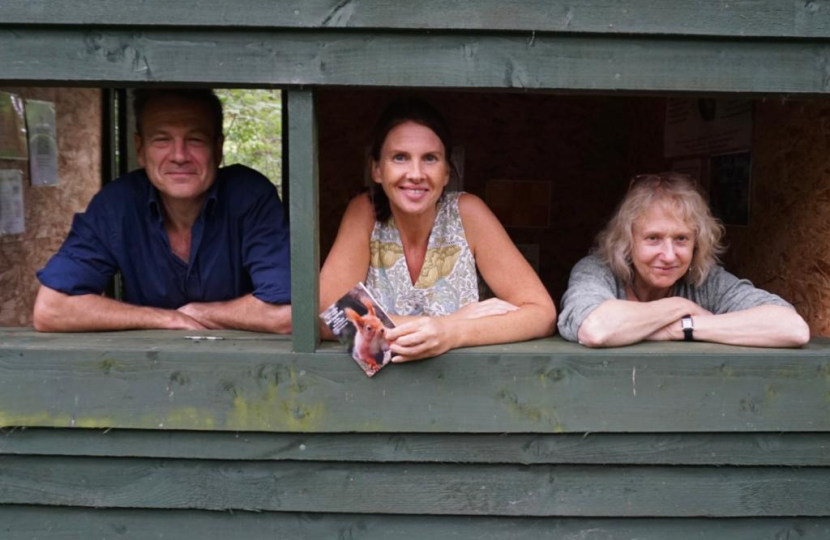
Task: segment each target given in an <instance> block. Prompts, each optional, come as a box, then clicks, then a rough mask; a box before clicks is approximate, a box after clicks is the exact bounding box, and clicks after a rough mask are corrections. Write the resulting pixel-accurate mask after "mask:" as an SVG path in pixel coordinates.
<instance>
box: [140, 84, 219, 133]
mask: <svg viewBox="0 0 830 540" xmlns="http://www.w3.org/2000/svg"><path fill="white" fill-rule="evenodd" d="M166 97H172V98H178V99H182V100H187V101H193V102H196V103H204V104H205V105H207V106H208V108H209V109H210V115H211V123H212V124H213V129H214V133H215V134H216V138H217V139H218V138H219V137H221V136H222V120H223V112H222V102H221V101H220V100H219V97H218V96H217V95H216V94H215V93H214V92H213V90H211V89H209V88H139V89H137V90H135V91H134V92H133V113H134V114H135V129H136V131H137V132H138V134H139V135H140V136H144V133H143V131H142V126H141V118H142V115H143V114H144V111H145V109H147V105H149V104H150V102H152V101H153V100H156V99H161V98H166Z"/></svg>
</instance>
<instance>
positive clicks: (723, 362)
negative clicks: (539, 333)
mask: <svg viewBox="0 0 830 540" xmlns="http://www.w3.org/2000/svg"><path fill="white" fill-rule="evenodd" d="M185 333H186V332H184V331H181V332H178V331H166V332H164V331H157V332H147V333H143V332H121V333H106V334H79V335H54V334H45V335H44V334H37V333H35V332H34V331H32V330H30V329H29V330H27V329H9V330H6V331H2V332H0V427H11V426H29V427H37V426H41V427H89V428H95V427H99V428H117V427H122V428H138V429H141V428H147V429H167V430H170V429H174V430H175V429H185V430H219V431H263V432H306V433H326V432H363V433H367V432H369V433H372V432H391V433H407V432H427V433H430V432H432V433H434V432H438V433H585V432H591V433H598V432H605V433H652V432H670V433H678V432H695V433H701V432H713V431H724V432H730V431H740V432H764V431H766V432H828V431H830V401H829V400H828V399H827V388H828V380H830V341H828V340H824V339H822V340H817V341H815V342H814V343H813V344H811V345H810V346H809V347H807V348H804V349H791V350H785V349H756V348H748V347H746V348H745V347H728V346H720V345H710V344H705V343H694V344H685V343H644V344H640V345H637V346H631V347H624V348H618V349H608V350H601V351H594V350H590V349H586V348H584V347H581V346H580V345H576V344H573V343H565V342H563V341H561V340H560V339H558V338H551V339H547V340H539V341H533V342H528V343H521V344H513V345H503V346H496V347H481V348H474V349H462V350H457V351H453V352H451V353H448V354H446V355H443V356H442V357H440V358H434V359H431V360H427V361H423V362H412V363H409V364H405V365H393V366H389V367H387V368H385V369H384V370H383V371H382V372H381V373H379V374H378V375H377V376H376V377H374V378H372V379H369V378H367V377H366V376H365V375H364V374H363V372H362V371H361V370H360V369H359V368H358V367H357V366H356V365H355V363H354V361H353V360H352V359H351V358H350V357H349V356H348V355H347V354H346V353H345V352H344V351H343V350H342V347H341V346H340V345H339V344H334V343H332V344H325V345H324V346H323V347H322V349H321V351H320V352H317V353H302V354H301V353H292V352H291V348H290V347H291V346H290V341H289V340H286V339H284V338H280V337H279V336H269V335H264V336H263V335H261V334H249V333H245V332H226V333H223V332H218V333H217V335H220V336H224V337H225V338H226V339H224V340H220V341H212V342H198V341H197V342H192V341H189V340H186V339H184V334H185Z"/></svg>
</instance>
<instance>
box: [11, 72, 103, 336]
mask: <svg viewBox="0 0 830 540" xmlns="http://www.w3.org/2000/svg"><path fill="white" fill-rule="evenodd" d="M0 91H3V92H13V93H16V94H18V95H20V96H21V97H23V98H24V99H39V100H45V101H52V102H54V103H55V108H56V115H57V135H58V151H59V155H58V170H59V175H60V183H59V185H57V186H51V187H32V186H31V185H30V180H29V164H28V162H27V161H7V160H0V168H4V169H21V170H23V171H24V173H23V186H24V190H23V192H24V195H23V196H24V199H23V204H24V208H25V216H26V218H25V219H26V231H25V233H23V234H19V235H8V236H0V326H30V325H31V324H32V307H33V305H34V299H35V295H36V293H37V288H38V281H37V278H36V277H35V271H36V270H37V269H39V268H41V267H42V266H43V265H44V264H45V263H46V261H47V260H48V258H49V257H50V256H51V255H52V254H53V253H54V252H55V251H57V249H58V248H59V247H60V245H61V243H62V242H63V239H64V237H65V236H66V233H67V232H68V231H69V226H70V224H71V222H72V216H73V215H74V214H75V213H76V212H80V211H82V210H83V209H84V208H86V205H87V204H88V203H89V200H90V199H91V198H92V196H93V195H94V194H95V193H96V192H97V191H98V189H99V188H100V186H101V92H100V90H97V89H80V88H71V89H64V88H8V87H6V88H3V87H0Z"/></svg>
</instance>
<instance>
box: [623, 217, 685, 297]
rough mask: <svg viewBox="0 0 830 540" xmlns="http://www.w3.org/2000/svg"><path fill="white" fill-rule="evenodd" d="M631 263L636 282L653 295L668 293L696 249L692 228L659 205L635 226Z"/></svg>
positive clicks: (683, 273) (683, 271)
mask: <svg viewBox="0 0 830 540" xmlns="http://www.w3.org/2000/svg"><path fill="white" fill-rule="evenodd" d="M633 233H634V245H633V247H632V251H631V260H632V262H633V264H634V271H635V272H636V274H637V276H636V279H637V280H638V282H639V283H640V284H641V285H644V286H645V287H646V288H647V289H650V290H651V291H652V292H657V291H659V292H664V291H667V290H668V289H669V288H670V287H671V286H672V285H674V283H675V282H676V281H677V280H679V279H680V278H682V277H683V276H684V275H685V274H686V272H687V271H688V270H689V265H690V264H691V263H692V256H693V254H694V249H695V235H694V230H693V229H692V227H690V226H689V224H687V223H686V222H685V221H683V220H682V219H681V218H680V217H679V216H677V215H676V213H675V211H674V209H673V208H672V207H671V206H670V205H667V204H663V203H660V202H655V203H653V204H652V205H651V206H650V207H649V209H648V211H646V213H645V214H643V215H642V216H641V217H640V218H639V219H638V220H637V221H635V222H634V230H633Z"/></svg>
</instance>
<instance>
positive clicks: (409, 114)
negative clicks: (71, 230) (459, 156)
mask: <svg viewBox="0 0 830 540" xmlns="http://www.w3.org/2000/svg"><path fill="white" fill-rule="evenodd" d="M405 122H415V123H416V124H420V125H422V126H424V127H427V128H429V129H431V130H432V132H433V133H435V135H437V136H438V138H439V139H441V142H442V143H443V145H444V154H445V155H446V158H447V164H448V165H449V168H450V176H451V177H452V176H453V175H454V174H456V172H457V171H456V170H455V166H454V164H453V162H452V160H451V159H450V152H452V135H451V133H450V128H449V126H448V125H447V121H446V120H445V119H444V116H443V115H442V114H441V113H440V112H438V109H436V108H435V107H433V106H432V105H431V104H429V103H427V102H426V101H424V100H422V99H419V98H414V97H408V98H401V99H396V100H394V101H392V102H391V103H389V104H388V105H387V106H386V108H385V109H384V110H383V113H381V115H380V118H378V121H377V123H376V124H375V129H374V131H373V132H372V146H371V156H372V160H373V161H374V162H375V163H377V162H378V161H380V151H381V149H382V148H383V143H384V142H386V137H387V135H389V132H390V131H392V130H393V129H395V128H396V127H397V126H399V125H401V124H403V123H405ZM369 198H370V199H371V201H372V205H373V206H374V208H375V219H376V220H378V221H380V222H385V221H386V220H388V219H389V218H390V217H391V216H392V209H391V208H390V206H389V198H388V197H387V196H386V193H384V191H383V186H381V185H380V184H373V185H372V187H371V188H370V189H369Z"/></svg>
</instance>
